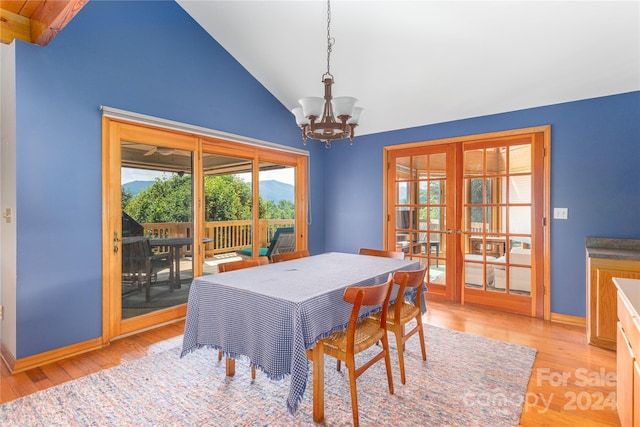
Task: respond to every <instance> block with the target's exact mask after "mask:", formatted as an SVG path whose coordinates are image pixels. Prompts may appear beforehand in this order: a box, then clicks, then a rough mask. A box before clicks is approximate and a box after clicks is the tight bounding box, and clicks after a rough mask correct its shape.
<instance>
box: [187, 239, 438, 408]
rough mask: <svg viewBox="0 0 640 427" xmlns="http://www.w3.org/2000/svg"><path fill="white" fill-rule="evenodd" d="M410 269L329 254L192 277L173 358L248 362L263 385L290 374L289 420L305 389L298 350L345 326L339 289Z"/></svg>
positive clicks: (302, 352) (305, 364)
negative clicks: (215, 355)
mask: <svg viewBox="0 0 640 427" xmlns="http://www.w3.org/2000/svg"><path fill="white" fill-rule="evenodd" d="M418 268H420V262H419V261H415V260H398V259H393V258H382V257H372V256H365V255H356V254H346V253H338V252H329V253H325V254H321V255H315V256H311V257H307V258H301V259H297V260H292V261H286V262H280V263H275V264H269V265H264V266H260V267H253V268H247V269H243V270H236V271H230V272H227V273H223V274H214V275H209V276H203V277H198V278H196V279H194V280H193V283H192V284H191V289H190V291H189V300H188V305H187V319H186V324H185V331H184V338H183V344H182V353H181V357H182V356H184V355H185V354H187V353H189V352H191V351H194V350H195V349H197V348H202V347H208V348H213V349H217V350H220V351H222V352H223V354H224V355H225V356H226V357H231V358H234V359H239V358H242V357H248V358H249V360H250V361H251V364H252V365H253V366H255V367H256V368H257V369H258V370H260V371H262V372H264V373H265V374H266V375H267V376H268V377H269V378H271V379H275V380H279V379H283V378H285V377H286V376H288V375H291V383H290V385H289V395H288V398H287V408H288V410H289V411H290V412H291V413H294V412H295V411H296V410H297V408H298V404H299V403H300V401H301V400H302V397H303V395H304V392H305V389H306V386H307V371H308V369H309V364H310V362H309V361H308V360H307V356H306V350H307V349H310V348H313V347H314V345H315V343H316V342H317V341H318V340H320V339H322V338H325V337H327V336H329V335H331V334H332V333H333V332H335V331H338V330H342V329H345V328H346V327H347V324H348V323H349V314H350V311H351V305H350V304H348V303H346V302H344V300H343V294H344V289H345V288H346V287H348V286H370V285H377V284H380V283H384V282H385V281H386V280H387V278H388V275H389V273H393V272H395V271H397V270H415V269H418ZM422 295H423V294H422ZM422 307H425V305H424V304H423V305H422ZM378 309H379V308H378ZM371 311H375V309H369V312H367V313H364V312H363V313H362V315H363V316H365V315H368V314H370V312H371Z"/></svg>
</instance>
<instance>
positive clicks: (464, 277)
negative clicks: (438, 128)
mask: <svg viewBox="0 0 640 427" xmlns="http://www.w3.org/2000/svg"><path fill="white" fill-rule="evenodd" d="M548 145H549V129H548V128H547V127H545V128H534V129H524V130H520V131H509V132H502V133H495V134H487V135H477V136H473V137H465V138H460V139H451V140H442V141H431V142H425V143H417V144H410V145H408V146H404V147H403V146H393V147H388V148H387V150H386V156H387V164H388V170H387V175H386V183H387V186H386V187H387V188H386V195H387V197H386V210H387V218H388V221H387V223H386V225H387V228H386V231H385V237H386V240H385V242H386V246H387V248H394V249H395V250H402V251H404V252H405V256H407V257H409V258H412V259H419V260H420V261H421V262H422V264H423V265H428V266H429V270H428V271H429V274H428V275H427V277H428V279H427V287H428V292H427V297H428V298H430V299H441V300H446V301H454V302H461V303H463V304H474V305H480V306H484V307H490V308H495V309H499V310H504V311H510V312H516V313H520V314H526V315H530V316H535V317H548V313H549V304H548V292H546V295H547V297H546V298H545V291H544V289H545V283H548V271H545V268H544V266H545V265H548V261H545V260H548V249H549V248H548V227H545V225H544V222H545V218H546V217H547V215H548V198H549V196H548V191H545V188H548V165H549V159H548V156H545V151H547V152H548V150H545V147H548Z"/></svg>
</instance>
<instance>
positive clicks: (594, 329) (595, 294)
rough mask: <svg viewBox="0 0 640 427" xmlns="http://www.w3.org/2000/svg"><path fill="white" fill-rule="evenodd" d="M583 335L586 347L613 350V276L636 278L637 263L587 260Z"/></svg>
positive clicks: (639, 266) (639, 269)
mask: <svg viewBox="0 0 640 427" xmlns="http://www.w3.org/2000/svg"><path fill="white" fill-rule="evenodd" d="M588 265H589V270H590V271H589V279H588V280H589V286H588V296H587V300H588V304H587V310H588V313H587V334H588V341H589V344H592V345H595V346H598V347H603V348H607V349H609V350H615V349H616V321H617V301H616V295H617V294H616V285H615V284H614V283H613V278H614V277H620V278H628V279H640V262H638V261H625V260H613V259H600V258H589V259H588Z"/></svg>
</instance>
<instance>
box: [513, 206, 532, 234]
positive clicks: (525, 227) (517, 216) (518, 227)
mask: <svg viewBox="0 0 640 427" xmlns="http://www.w3.org/2000/svg"><path fill="white" fill-rule="evenodd" d="M509 233H512V234H531V208H530V207H528V206H510V207H509Z"/></svg>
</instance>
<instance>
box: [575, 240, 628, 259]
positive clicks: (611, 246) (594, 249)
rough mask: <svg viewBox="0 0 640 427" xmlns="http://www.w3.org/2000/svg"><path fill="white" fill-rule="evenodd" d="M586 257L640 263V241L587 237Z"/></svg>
mask: <svg viewBox="0 0 640 427" xmlns="http://www.w3.org/2000/svg"><path fill="white" fill-rule="evenodd" d="M586 246H587V256H588V257H590V258H608V259H621V260H631V261H634V260H635V261H640V239H613V238H608V237H587V242H586Z"/></svg>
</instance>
